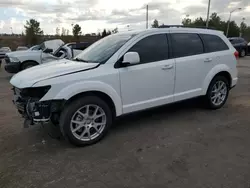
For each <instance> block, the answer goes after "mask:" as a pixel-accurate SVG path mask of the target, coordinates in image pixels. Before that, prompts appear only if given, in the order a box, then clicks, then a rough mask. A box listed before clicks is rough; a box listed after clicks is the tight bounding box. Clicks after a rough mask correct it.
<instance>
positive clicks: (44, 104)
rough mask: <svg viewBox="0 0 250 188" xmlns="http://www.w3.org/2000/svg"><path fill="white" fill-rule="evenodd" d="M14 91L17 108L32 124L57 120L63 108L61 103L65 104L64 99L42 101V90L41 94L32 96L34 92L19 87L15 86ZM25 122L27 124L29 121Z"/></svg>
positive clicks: (14, 101)
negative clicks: (24, 90)
mask: <svg viewBox="0 0 250 188" xmlns="http://www.w3.org/2000/svg"><path fill="white" fill-rule="evenodd" d="M32 89H33V88H32ZM13 91H14V98H13V103H14V104H15V106H16V107H17V110H18V112H19V113H20V114H21V115H22V117H23V118H25V120H29V121H30V124H31V125H33V124H34V123H41V122H44V123H46V122H49V121H50V120H51V119H52V118H53V120H54V121H56V120H55V115H56V116H57V117H59V116H58V114H59V113H60V111H61V109H62V107H61V105H62V104H63V101H61V100H56V101H54V100H51V101H40V98H41V91H40V93H39V94H40V96H37V97H35V96H32V93H26V94H25V93H24V92H23V91H22V90H20V89H18V88H13ZM26 92H27V91H26ZM46 92H47V91H46ZM30 95H31V96H30ZM33 95H34V93H33ZM52 116H53V117H52ZM29 121H28V122H29ZM25 122H26V123H25V124H27V121H25ZM25 127H27V125H25Z"/></svg>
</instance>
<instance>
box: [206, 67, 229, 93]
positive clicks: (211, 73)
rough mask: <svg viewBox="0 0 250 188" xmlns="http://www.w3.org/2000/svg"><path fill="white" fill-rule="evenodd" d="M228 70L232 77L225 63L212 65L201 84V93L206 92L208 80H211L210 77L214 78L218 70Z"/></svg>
mask: <svg viewBox="0 0 250 188" xmlns="http://www.w3.org/2000/svg"><path fill="white" fill-rule="evenodd" d="M225 71H226V72H228V73H229V74H230V75H231V78H232V71H231V69H230V68H229V67H228V66H227V65H225V64H220V65H216V66H215V67H213V68H212V69H211V70H210V71H209V73H208V74H207V76H206V78H205V80H204V82H203V85H202V95H206V93H207V89H208V87H209V84H210V82H211V81H212V79H213V78H214V76H215V75H216V74H218V73H220V72H225Z"/></svg>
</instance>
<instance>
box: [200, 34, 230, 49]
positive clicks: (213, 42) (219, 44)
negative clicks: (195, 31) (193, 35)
mask: <svg viewBox="0 0 250 188" xmlns="http://www.w3.org/2000/svg"><path fill="white" fill-rule="evenodd" d="M200 36H201V37H202V39H203V41H204V46H205V51H206V52H208V53H209V52H217V51H224V50H228V49H229V48H228V46H227V44H226V43H225V42H224V41H223V40H222V39H221V38H220V37H218V36H216V35H208V34H201V35H200Z"/></svg>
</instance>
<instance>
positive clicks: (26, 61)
mask: <svg viewBox="0 0 250 188" xmlns="http://www.w3.org/2000/svg"><path fill="white" fill-rule="evenodd" d="M26 63H35V64H36V65H39V63H38V62H36V61H34V60H25V61H23V62H22V63H21V68H22V67H23V66H24V65H25V64H26Z"/></svg>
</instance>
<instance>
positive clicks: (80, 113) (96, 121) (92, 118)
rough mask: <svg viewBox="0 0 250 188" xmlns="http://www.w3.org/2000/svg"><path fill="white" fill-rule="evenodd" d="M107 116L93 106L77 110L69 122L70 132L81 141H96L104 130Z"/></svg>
mask: <svg viewBox="0 0 250 188" xmlns="http://www.w3.org/2000/svg"><path fill="white" fill-rule="evenodd" d="M106 123H107V116H106V114H105V112H104V110H103V109H102V108H101V107H100V106H98V105H94V104H89V105H85V106H83V107H81V108H80V109H78V110H77V111H76V112H75V113H74V115H73V116H72V119H71V121H70V130H71V132H72V134H73V135H74V137H75V138H77V139H79V140H81V141H90V140H93V139H96V138H97V137H98V136H99V135H100V134H101V133H102V132H103V130H104V128H105V126H106Z"/></svg>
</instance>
